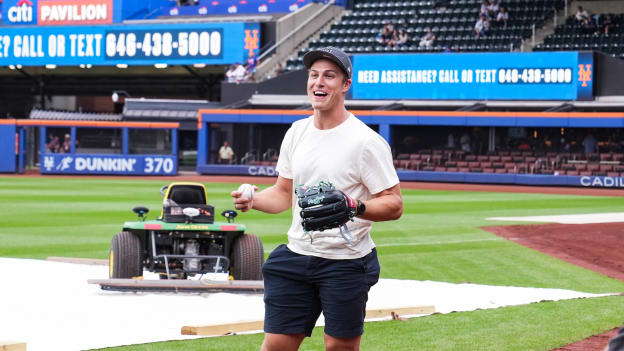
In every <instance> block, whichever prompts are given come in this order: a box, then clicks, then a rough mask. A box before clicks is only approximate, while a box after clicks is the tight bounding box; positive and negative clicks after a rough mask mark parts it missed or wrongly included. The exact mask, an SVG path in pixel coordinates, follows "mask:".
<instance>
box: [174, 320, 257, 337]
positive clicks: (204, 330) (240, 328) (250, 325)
mask: <svg viewBox="0 0 624 351" xmlns="http://www.w3.org/2000/svg"><path fill="white" fill-rule="evenodd" d="M263 329H264V321H241V322H233V323H226V324H212V325H202V326H188V327H187V326H184V327H182V335H203V336H208V335H211V336H214V335H226V334H231V333H240V332H246V331H254V330H263Z"/></svg>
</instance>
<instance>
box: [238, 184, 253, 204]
mask: <svg viewBox="0 0 624 351" xmlns="http://www.w3.org/2000/svg"><path fill="white" fill-rule="evenodd" d="M238 191H239V192H240V193H241V197H242V198H244V199H248V200H253V195H254V187H253V185H251V184H241V186H239V187H238Z"/></svg>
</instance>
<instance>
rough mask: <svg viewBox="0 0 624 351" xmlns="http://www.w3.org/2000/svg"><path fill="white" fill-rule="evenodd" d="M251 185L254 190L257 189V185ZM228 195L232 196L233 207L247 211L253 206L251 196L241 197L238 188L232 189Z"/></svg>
mask: <svg viewBox="0 0 624 351" xmlns="http://www.w3.org/2000/svg"><path fill="white" fill-rule="evenodd" d="M253 187H254V191H258V187H257V186H255V185H253ZM230 195H231V196H232V197H233V198H234V207H235V208H236V209H237V210H240V211H242V212H247V211H249V210H251V209H252V208H253V198H251V199H248V198H245V197H243V193H242V192H240V191H238V190H234V191H232V192H231V193H230Z"/></svg>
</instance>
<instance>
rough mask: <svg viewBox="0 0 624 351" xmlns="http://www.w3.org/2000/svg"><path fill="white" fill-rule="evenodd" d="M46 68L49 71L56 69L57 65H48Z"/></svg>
mask: <svg viewBox="0 0 624 351" xmlns="http://www.w3.org/2000/svg"><path fill="white" fill-rule="evenodd" d="M45 68H47V69H55V68H56V65H54V64H47V65H45Z"/></svg>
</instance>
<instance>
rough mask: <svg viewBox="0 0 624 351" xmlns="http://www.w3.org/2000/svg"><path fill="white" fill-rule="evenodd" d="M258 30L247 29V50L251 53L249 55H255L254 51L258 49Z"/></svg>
mask: <svg viewBox="0 0 624 351" xmlns="http://www.w3.org/2000/svg"><path fill="white" fill-rule="evenodd" d="M258 32H259V30H258V29H254V30H249V29H245V49H246V50H248V51H249V55H251V54H253V52H254V50H256V49H258V48H259V47H258V43H259V41H260V38H258Z"/></svg>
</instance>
